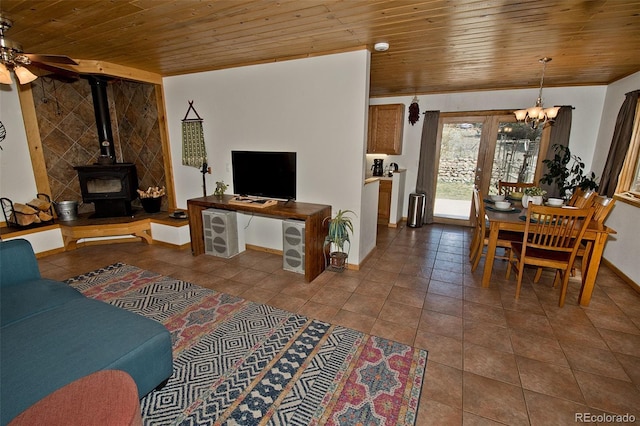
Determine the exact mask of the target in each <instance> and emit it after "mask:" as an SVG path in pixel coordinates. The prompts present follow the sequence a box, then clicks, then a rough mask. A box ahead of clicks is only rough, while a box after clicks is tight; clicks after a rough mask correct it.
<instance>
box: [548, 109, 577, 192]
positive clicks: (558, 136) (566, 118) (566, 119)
mask: <svg viewBox="0 0 640 426" xmlns="http://www.w3.org/2000/svg"><path fill="white" fill-rule="evenodd" d="M572 119H573V107H572V106H570V105H569V106H561V107H560V110H558V115H557V116H556V118H555V120H554V121H553V124H552V125H551V135H550V136H549V147H548V148H547V154H546V156H545V158H544V160H553V157H554V155H555V150H554V149H553V146H554V145H562V146H564V147H567V146H569V136H570V135H571V120H572ZM542 169H543V171H542V175H543V176H544V174H545V173H547V172H548V171H549V169H547V166H546V164H544V163H543V165H542ZM540 187H541V188H542V189H544V190H546V191H547V196H548V197H553V198H558V197H559V198H563V197H564V194H560V190H558V187H557V186H556V185H555V184H551V185H546V184H540Z"/></svg>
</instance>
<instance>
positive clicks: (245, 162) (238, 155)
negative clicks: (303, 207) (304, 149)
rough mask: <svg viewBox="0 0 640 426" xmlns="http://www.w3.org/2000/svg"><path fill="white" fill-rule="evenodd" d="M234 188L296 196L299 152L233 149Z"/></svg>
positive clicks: (259, 194) (239, 192)
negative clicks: (297, 156)
mask: <svg viewBox="0 0 640 426" xmlns="http://www.w3.org/2000/svg"><path fill="white" fill-rule="evenodd" d="M231 166H232V168H233V192H234V193H235V194H237V195H250V196H255V197H265V198H277V199H281V200H295V199H296V153H295V152H275V151H231Z"/></svg>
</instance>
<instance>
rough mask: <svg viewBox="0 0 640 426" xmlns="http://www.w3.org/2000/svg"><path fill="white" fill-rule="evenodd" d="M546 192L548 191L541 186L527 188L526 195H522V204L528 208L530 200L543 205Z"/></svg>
mask: <svg viewBox="0 0 640 426" xmlns="http://www.w3.org/2000/svg"><path fill="white" fill-rule="evenodd" d="M546 193H547V191H545V190H544V189H542V188H540V187H539V186H532V187H530V188H525V189H524V195H523V196H522V206H523V207H525V208H526V207H527V206H528V205H529V202H531V203H533V204H536V205H538V206H541V205H542V203H543V201H544V200H543V199H542V197H544V195H545V194H546Z"/></svg>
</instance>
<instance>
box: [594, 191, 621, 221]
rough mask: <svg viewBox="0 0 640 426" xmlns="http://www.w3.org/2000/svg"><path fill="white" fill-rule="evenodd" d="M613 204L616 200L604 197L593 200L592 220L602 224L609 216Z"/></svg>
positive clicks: (600, 196)
mask: <svg viewBox="0 0 640 426" xmlns="http://www.w3.org/2000/svg"><path fill="white" fill-rule="evenodd" d="M615 202H616V200H615V199H614V198H608V197H606V196H604V195H598V196H597V197H595V198H594V200H593V208H594V212H593V220H595V221H596V222H598V223H604V221H605V220H606V219H607V216H609V213H611V209H613V205H614V204H615Z"/></svg>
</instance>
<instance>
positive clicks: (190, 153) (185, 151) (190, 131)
mask: <svg viewBox="0 0 640 426" xmlns="http://www.w3.org/2000/svg"><path fill="white" fill-rule="evenodd" d="M191 111H193V113H194V114H195V115H196V117H198V118H189V113H190V112H191ZM202 122H203V120H202V118H200V115H199V114H198V112H197V111H196V109H195V108H194V107H193V101H189V108H188V109H187V113H186V114H185V116H184V118H183V119H182V164H183V165H185V166H191V167H196V168H198V169H200V173H202V191H203V193H204V196H205V197H206V196H207V183H206V180H205V174H207V173H211V168H210V167H209V165H208V161H207V149H206V147H205V145H204V130H203V128H202Z"/></svg>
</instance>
